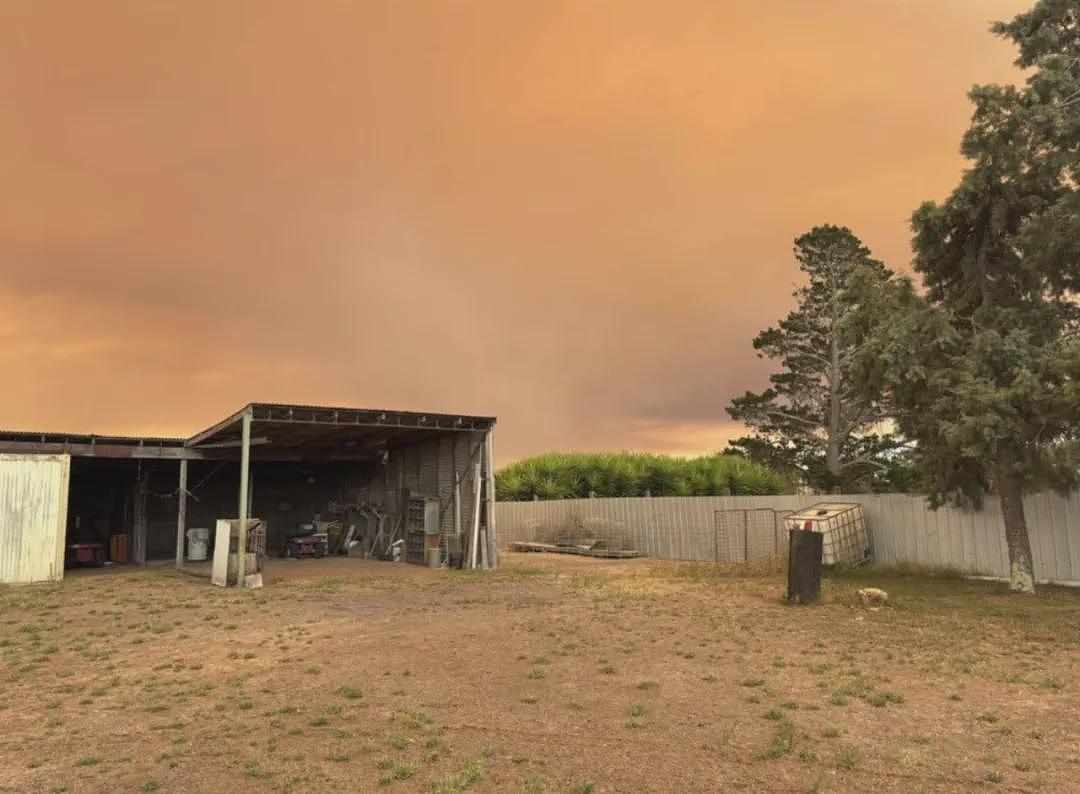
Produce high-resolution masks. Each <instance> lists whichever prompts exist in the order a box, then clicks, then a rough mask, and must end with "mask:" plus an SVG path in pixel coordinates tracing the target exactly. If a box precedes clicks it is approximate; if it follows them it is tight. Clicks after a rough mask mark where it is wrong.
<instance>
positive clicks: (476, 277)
mask: <svg viewBox="0 0 1080 794" xmlns="http://www.w3.org/2000/svg"><path fill="white" fill-rule="evenodd" d="M1027 5H1028V2H1026V0H944V1H942V0H908V1H907V2H888V3H887V2H865V0H820V1H819V2H814V3H795V2H788V0H761V2H756V3H717V2H714V1H713V0H709V1H708V2H706V1H705V0H701V1H700V2H697V1H695V0H680V1H677V2H667V3H655V2H651V1H649V2H645V0H618V1H617V2H616V0H598V2H590V3H580V2H535V3H534V2H520V3H505V2H499V1H498V0H470V1H469V2H464V3H452V4H451V3H441V2H420V1H418V2H410V3H383V2H357V3H337V2H329V1H328V0H327V1H326V2H309V3H296V2H255V0H243V1H241V0H230V1H228V2H222V3H184V4H172V3H162V2H143V1H142V0H138V1H136V0H131V1H130V2H119V1H118V0H108V1H103V2H98V3H92V4H91V3H85V4H82V3H76V4H72V3H62V2H57V1H56V0H16V1H15V2H9V3H6V4H5V6H4V9H3V11H2V12H0V14H2V18H3V24H0V101H2V103H3V107H4V108H5V113H3V114H0V152H2V153H3V154H0V176H2V178H3V183H4V185H5V191H4V193H3V196H2V197H0V306H2V307H3V309H2V313H0V363H2V364H3V367H4V373H5V377H4V388H3V389H0V426H4V427H29V428H35V429H37V428H43V429H61V430H72V431H91V430H93V431H99V432H153V433H176V434H187V433H190V432H192V431H194V430H197V429H199V428H200V427H202V426H205V425H207V424H210V423H211V422H213V421H214V420H216V419H218V418H220V417H221V416H223V415H224V414H226V413H228V412H230V411H232V410H235V409H236V408H237V407H238V406H240V405H241V404H243V403H245V402H248V401H250V400H281V401H296V402H328V403H340V404H355V405H359V406H372V407H389V408H402V409H410V408H412V409H420V410H445V411H467V412H475V413H484V414H489V413H490V414H497V415H498V416H499V417H500V430H499V442H498V449H499V456H500V458H501V459H503V460H509V459H511V458H514V457H518V456H521V455H524V454H528V453H532V452H538V451H542V450H547V449H571V448H572V449H624V448H643V449H655V450H661V451H674V452H680V453H692V452H708V451H711V450H714V449H716V448H718V447H720V446H722V445H723V443H724V442H725V441H726V439H727V438H728V437H729V436H730V435H732V434H737V431H738V428H737V427H735V426H733V425H732V423H730V421H729V420H728V418H727V416H726V414H725V412H724V406H725V405H726V404H727V402H728V401H729V400H730V398H731V397H732V396H733V395H735V394H737V393H740V392H741V391H743V390H744V389H746V388H759V387H760V386H761V385H762V384H763V382H764V378H765V376H766V374H767V372H768V369H767V367H766V366H765V365H764V364H763V363H762V362H759V361H758V360H757V359H756V358H755V357H754V354H753V351H752V349H751V347H750V340H751V338H752V337H753V336H754V334H755V333H756V332H757V331H758V330H760V329H761V328H763V327H765V326H766V325H768V324H770V323H772V322H774V321H775V320H776V319H777V318H778V317H779V316H781V315H782V314H783V313H784V312H786V311H787V310H788V309H789V307H790V291H791V288H792V286H793V284H794V282H795V281H796V279H797V276H798V274H797V271H796V269H795V266H794V263H793V261H792V258H791V241H792V239H793V238H794V237H795V236H797V235H798V234H800V233H801V232H803V231H805V230H806V229H808V228H810V227H811V226H813V225H815V224H818V223H825V222H829V223H841V224H846V225H848V226H850V227H852V229H853V230H854V231H855V232H856V233H857V234H859V235H860V236H862V238H863V239H864V241H865V242H866V243H867V244H868V245H870V246H871V247H872V248H873V250H874V251H875V253H876V254H877V255H878V256H880V257H882V258H884V259H885V260H886V261H887V262H888V263H889V264H890V265H892V266H894V267H900V268H902V267H904V266H906V264H907V262H908V259H909V249H908V231H907V218H908V216H909V215H910V212H911V210H912V209H914V207H915V206H916V205H917V204H918V203H919V202H920V201H922V200H924V199H926V198H933V197H939V196H941V195H942V194H943V193H944V192H945V191H946V190H948V189H949V187H950V186H951V184H952V183H953V182H954V181H955V179H956V176H957V174H958V172H959V169H960V168H961V167H962V162H961V160H960V159H959V156H958V154H957V147H958V142H959V137H960V134H961V132H962V130H963V129H964V127H965V124H966V121H967V118H968V116H969V108H968V106H967V103H966V99H965V96H964V95H965V92H966V90H967V89H968V87H969V86H970V85H971V84H972V83H975V82H989V81H1006V80H1015V79H1016V78H1017V72H1016V71H1015V70H1014V69H1013V68H1012V67H1011V60H1012V57H1013V55H1012V52H1011V51H1010V49H1009V48H1008V47H1007V46H1006V45H1005V44H1004V43H1002V42H1000V41H998V40H996V39H995V38H993V37H992V36H991V35H990V34H989V33H988V32H987V28H988V25H989V22H990V21H991V20H992V19H996V18H1006V17H1009V16H1010V15H1012V14H1014V13H1016V12H1017V11H1019V10H1022V9H1023V8H1025V7H1026V6H1027Z"/></svg>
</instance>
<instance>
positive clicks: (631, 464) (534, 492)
mask: <svg viewBox="0 0 1080 794" xmlns="http://www.w3.org/2000/svg"><path fill="white" fill-rule="evenodd" d="M789 488H790V485H789V482H788V480H787V479H786V478H784V477H782V476H781V475H779V474H777V473H776V472H774V471H772V470H771V469H768V468H766V467H765V466H762V465H760V464H757V463H754V462H752V461H749V460H746V459H744V458H740V457H738V456H736V455H707V456H704V457H700V458H674V457H669V456H666V455H651V454H647V453H634V452H621V453H603V452H601V453H562V452H552V453H548V454H546V455H537V456H536V457H532V458H526V459H525V460H520V461H518V462H517V463H512V464H510V465H509V466H507V467H506V468H504V469H503V470H502V471H500V472H498V473H497V474H496V476H495V492H496V494H497V497H498V498H499V499H500V500H504V501H522V500H528V499H532V498H533V497H534V496H535V497H537V498H539V499H574V498H584V497H587V496H589V494H590V493H592V494H595V495H596V496H599V497H603V496H645V495H646V494H650V495H652V496H717V495H724V494H731V495H733V496H739V495H754V494H775V493H786V492H788V491H789Z"/></svg>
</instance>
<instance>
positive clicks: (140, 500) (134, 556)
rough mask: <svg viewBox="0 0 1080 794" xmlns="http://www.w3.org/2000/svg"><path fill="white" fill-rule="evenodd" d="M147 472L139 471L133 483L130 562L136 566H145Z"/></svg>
mask: <svg viewBox="0 0 1080 794" xmlns="http://www.w3.org/2000/svg"><path fill="white" fill-rule="evenodd" d="M148 475H149V472H147V471H145V470H143V469H142V468H141V467H140V469H139V474H138V479H137V480H136V481H135V505H134V512H135V516H134V518H135V520H134V522H133V524H134V525H133V526H132V531H131V561H132V562H133V563H135V564H136V565H146V492H147V487H148V485H149V483H148V482H147V479H148Z"/></svg>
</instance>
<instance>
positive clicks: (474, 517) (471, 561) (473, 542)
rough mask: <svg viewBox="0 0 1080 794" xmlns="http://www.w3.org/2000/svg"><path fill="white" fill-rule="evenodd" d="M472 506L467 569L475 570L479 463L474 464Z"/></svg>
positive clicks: (478, 524) (478, 526)
mask: <svg viewBox="0 0 1080 794" xmlns="http://www.w3.org/2000/svg"><path fill="white" fill-rule="evenodd" d="M472 486H473V494H472V495H473V505H472V532H471V533H470V534H471V537H470V538H469V569H470V570H476V566H477V562H478V555H477V551H478V549H479V546H480V461H477V462H476V468H475V470H474V471H473V481H472Z"/></svg>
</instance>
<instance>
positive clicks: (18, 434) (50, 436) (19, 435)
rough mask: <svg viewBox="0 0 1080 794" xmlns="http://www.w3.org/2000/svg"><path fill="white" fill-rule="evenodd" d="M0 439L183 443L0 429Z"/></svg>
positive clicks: (172, 439) (153, 438)
mask: <svg viewBox="0 0 1080 794" xmlns="http://www.w3.org/2000/svg"><path fill="white" fill-rule="evenodd" d="M0 438H3V439H6V440H10V441H21V440H23V439H26V440H29V441H41V440H43V439H44V441H45V442H46V443H61V444H62V443H65V442H69V443H73V444H91V443H94V442H96V441H103V442H109V443H113V444H115V443H120V444H176V445H181V444H183V443H184V439H183V438H178V437H175V436H110V435H100V434H98V433H60V432H57V431H55V430H4V429H0Z"/></svg>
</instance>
